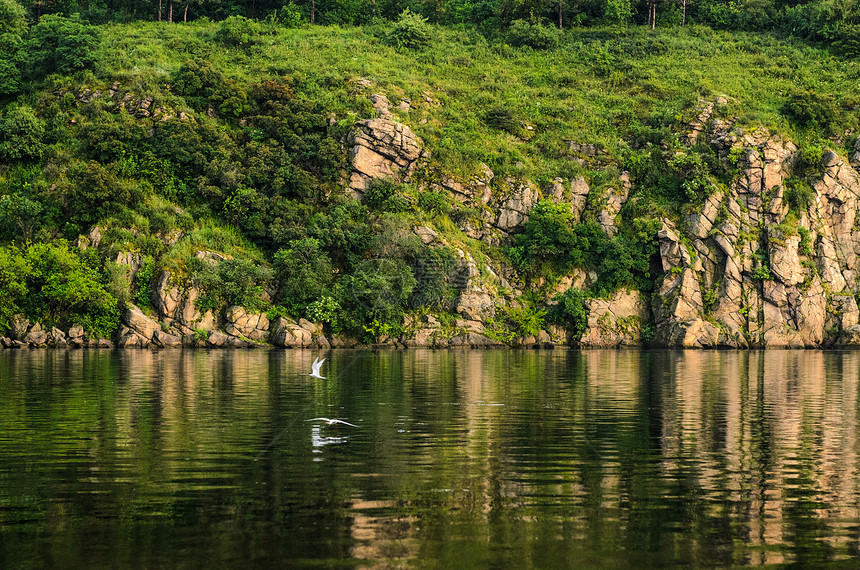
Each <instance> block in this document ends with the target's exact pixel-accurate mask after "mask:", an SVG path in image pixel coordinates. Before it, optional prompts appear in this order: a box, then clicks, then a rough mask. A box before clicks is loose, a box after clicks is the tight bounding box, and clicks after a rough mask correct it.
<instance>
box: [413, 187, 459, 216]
mask: <svg viewBox="0 0 860 570" xmlns="http://www.w3.org/2000/svg"><path fill="white" fill-rule="evenodd" d="M418 207H419V208H421V209H422V210H424V211H425V212H427V213H428V214H431V215H436V214H447V213H449V212H450V211H451V204H449V203H448V200H446V199H445V195H444V194H442V193H441V192H433V191H432V190H425V191H423V192H421V193H420V194H418Z"/></svg>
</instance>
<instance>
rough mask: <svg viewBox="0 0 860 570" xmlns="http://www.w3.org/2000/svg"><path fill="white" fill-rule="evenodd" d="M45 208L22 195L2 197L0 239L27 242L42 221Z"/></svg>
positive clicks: (0, 202) (0, 205) (0, 200)
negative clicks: (41, 215) (41, 216)
mask: <svg viewBox="0 0 860 570" xmlns="http://www.w3.org/2000/svg"><path fill="white" fill-rule="evenodd" d="M43 209H44V208H43V206H42V204H40V203H39V202H36V201H34V200H31V199H30V198H28V197H27V196H22V195H20V194H17V193H16V194H6V195H4V196H0V239H9V240H14V239H18V238H20V239H21V240H22V241H27V240H29V239H30V238H31V237H32V236H33V230H34V229H35V228H36V227H37V226H38V225H39V224H40V222H41V221H42V220H41V219H40V214H41V213H42V211H43Z"/></svg>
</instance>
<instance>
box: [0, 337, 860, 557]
mask: <svg viewBox="0 0 860 570" xmlns="http://www.w3.org/2000/svg"><path fill="white" fill-rule="evenodd" d="M313 357H314V354H313V353H312V352H310V351H268V352H253V351H229V352H206V351H194V352H189V351H180V350H177V351H163V352H151V351H125V352H98V351H70V352H65V351H38V350H37V351H26V352H21V353H15V354H10V353H2V354H0V497H5V499H4V502H3V505H2V507H3V508H2V509H0V517H2V519H0V524H2V528H3V533H2V538H0V551H2V552H3V553H4V556H5V558H3V561H4V564H11V565H12V566H21V564H19V563H20V562H22V561H24V560H31V561H37V562H36V563H33V564H32V565H33V566H41V567H54V566H107V565H112V564H115V563H116V561H120V565H122V564H121V561H122V560H131V559H132V557H133V559H134V561H135V564H137V565H141V566H164V565H180V566H181V565H193V563H194V561H195V560H197V558H196V555H195V552H198V553H199V552H200V551H201V549H205V550H206V552H207V553H208V555H209V556H214V557H215V559H214V560H213V562H214V563H216V564H220V565H231V564H235V563H238V562H240V561H248V560H253V561H257V562H259V563H260V564H261V565H277V564H278V563H280V564H281V565H284V564H286V565H290V566H303V565H309V566H310V565H317V566H320V565H322V566H336V565H344V564H345V565H354V564H360V565H363V566H370V567H374V566H375V567H391V566H397V565H409V564H418V565H435V566H440V567H450V566H463V567H487V566H507V567H524V566H533V567H563V566H569V565H570V564H571V561H574V560H576V561H582V563H583V564H589V565H609V566H612V565H615V566H629V567H641V566H645V567H654V566H663V565H679V564H680V565H703V566H737V565H761V564H775V565H779V564H800V565H814V564H820V563H826V562H829V561H838V560H853V559H855V558H856V557H857V553H858V552H860V538H858V537H860V532H858V528H860V488H858V485H860V472H858V462H860V460H858V445H860V441H858V429H860V426H858V414H860V402H858V379H860V353H854V352H825V351H802V352H801V351H762V352H755V351H751V352H736V351H726V352H716V351H713V352H711V351H654V352H649V351H634V350H630V351H624V350H622V351H615V350H612V351H602V350H594V351H583V352H580V351H573V350H554V351H513V350H511V351H507V350H506V351H486V352H482V351H474V350H449V351H431V350H410V351H387V352H386V351H381V352H373V351H368V352H357V351H354V352H350V351H343V352H334V353H332V354H331V356H330V358H331V365H332V367H333V369H337V370H338V374H337V375H335V376H334V377H333V378H332V379H331V380H329V381H328V382H325V383H317V382H312V381H309V380H308V378H307V371H306V367H307V365H308V362H310V360H312V359H313ZM311 411H313V413H312V412H311ZM321 414H325V415H329V416H330V417H346V418H350V419H353V418H360V419H361V421H360V424H361V429H360V430H352V429H351V428H349V430H347V428H337V427H332V426H327V425H313V426H308V424H305V423H304V421H305V420H306V419H307V418H308V417H311V416H313V415H321ZM308 427H310V428H311V431H310V438H309V437H308V431H307V428H308ZM248 528H253V529H254V532H253V533H252V534H253V540H251V539H250V538H249V537H250V536H251V535H249V534H248V533H247V532H246V529H248ZM81 536H87V537H89V538H88V542H89V543H92V544H95V543H98V544H100V545H101V547H100V549H99V550H98V551H96V552H88V551H86V552H85V551H81V550H76V549H75V548H73V547H71V546H70V545H73V544H79V543H80V542H81V541H80V540H79V538H80V537H81ZM122 536H147V538H146V542H145V544H144V545H143V546H141V544H138V543H134V542H133V541H132V542H128V541H124V540H120V539H118V538H117V537H122ZM36 537H47V538H45V539H37V538H36ZM43 540H49V541H50V542H51V543H52V544H53V545H54V547H53V548H52V549H45V548H44V547H43V546H44V542H43ZM63 545H65V546H63ZM132 547H133V548H132ZM23 566H26V564H24V565H23Z"/></svg>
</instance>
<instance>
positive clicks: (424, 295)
mask: <svg viewBox="0 0 860 570" xmlns="http://www.w3.org/2000/svg"><path fill="white" fill-rule="evenodd" d="M458 267H459V264H458V261H457V257H456V256H455V255H454V252H453V251H452V250H451V249H450V248H448V247H423V248H421V249H420V250H419V251H418V252H417V253H416V254H415V255H414V257H413V261H412V274H413V275H414V276H415V281H416V286H415V289H414V290H413V293H412V299H411V303H410V304H411V305H412V306H413V307H416V308H418V307H431V308H433V309H437V310H442V311H446V310H450V309H451V308H453V305H454V301H455V300H456V298H457V290H456V288H457V287H458V286H459V285H460V283H459V282H458V279H457V278H458V273H457V270H458Z"/></svg>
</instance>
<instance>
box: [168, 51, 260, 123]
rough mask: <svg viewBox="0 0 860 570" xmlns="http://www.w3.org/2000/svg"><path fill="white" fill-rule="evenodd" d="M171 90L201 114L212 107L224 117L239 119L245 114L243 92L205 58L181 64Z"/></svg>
mask: <svg viewBox="0 0 860 570" xmlns="http://www.w3.org/2000/svg"><path fill="white" fill-rule="evenodd" d="M173 87H174V89H175V90H176V92H177V93H178V94H179V95H182V96H184V97H185V100H186V101H188V103H189V104H190V105H191V106H192V107H194V108H196V109H198V110H201V111H207V110H208V109H209V108H210V107H211V108H213V109H216V110H217V111H218V112H219V113H220V114H221V115H224V116H227V117H238V116H240V115H242V114H243V113H245V112H247V111H248V94H247V93H245V90H244V89H242V88H241V87H240V86H239V85H238V84H237V83H236V82H235V81H233V80H232V79H228V78H227V77H226V76H225V75H224V74H223V73H222V72H221V71H220V70H218V69H216V68H215V66H213V65H212V64H211V63H209V62H208V61H206V60H205V59H200V58H194V59H190V60H188V61H186V62H185V63H183V64H182V66H181V67H180V68H179V70H178V71H177V72H176V74H175V75H174V77H173Z"/></svg>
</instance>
